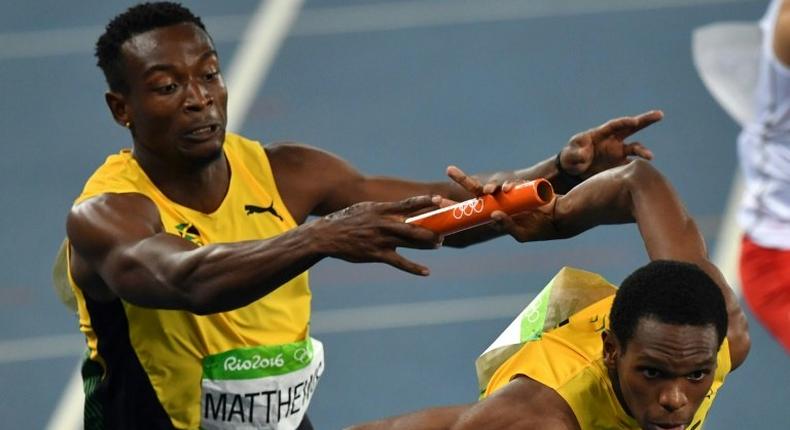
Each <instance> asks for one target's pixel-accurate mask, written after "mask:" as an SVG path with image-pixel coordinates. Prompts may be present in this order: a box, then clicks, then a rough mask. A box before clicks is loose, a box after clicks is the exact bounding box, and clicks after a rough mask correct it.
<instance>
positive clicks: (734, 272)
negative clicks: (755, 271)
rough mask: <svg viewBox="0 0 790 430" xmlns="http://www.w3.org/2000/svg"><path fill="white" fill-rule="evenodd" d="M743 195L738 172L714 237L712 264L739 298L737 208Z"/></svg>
mask: <svg viewBox="0 0 790 430" xmlns="http://www.w3.org/2000/svg"><path fill="white" fill-rule="evenodd" d="M742 195H743V179H742V178H741V175H740V173H739V172H738V171H736V172H735V175H734V178H733V180H732V188H731V189H730V194H729V196H728V197H727V207H726V209H725V212H724V218H722V221H721V225H720V226H719V234H718V235H717V236H716V248H715V249H714V251H713V263H714V264H715V265H716V266H717V267H718V268H719V270H721V273H722V275H724V278H725V279H726V280H727V282H728V283H729V284H730V287H732V289H733V291H735V294H736V295H737V296H738V297H740V296H741V282H740V278H739V274H738V259H739V257H740V251H741V235H742V232H741V228H740V227H739V226H738V219H737V218H738V208H739V207H740V203H741V196H742Z"/></svg>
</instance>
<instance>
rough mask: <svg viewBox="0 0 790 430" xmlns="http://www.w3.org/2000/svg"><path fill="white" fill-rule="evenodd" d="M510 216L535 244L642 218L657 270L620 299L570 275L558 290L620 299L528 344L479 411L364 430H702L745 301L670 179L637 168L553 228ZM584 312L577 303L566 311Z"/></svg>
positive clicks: (440, 412)
mask: <svg viewBox="0 0 790 430" xmlns="http://www.w3.org/2000/svg"><path fill="white" fill-rule="evenodd" d="M498 216H499V217H500V218H501V222H500V223H501V224H502V225H503V226H505V227H506V228H509V229H510V231H511V233H512V234H513V235H515V236H516V237H517V238H519V239H520V240H525V241H526V240H536V239H547V238H552V237H569V236H573V235H576V234H579V233H580V232H582V231H584V230H587V229H589V228H591V227H593V226H595V225H600V224H612V223H622V222H627V221H629V220H635V221H636V223H637V224H638V226H639V231H640V233H641V234H642V238H643V239H644V242H645V247H646V248H647V253H648V255H649V256H650V258H651V260H653V261H652V262H651V263H650V264H648V265H646V266H644V267H642V268H640V269H637V270H636V271H635V272H634V273H633V274H631V275H630V276H629V277H628V278H627V279H626V280H625V281H624V282H623V284H622V286H621V287H620V288H619V289H617V290H616V293H614V294H613V295H612V293H613V292H614V291H615V290H614V288H613V287H610V286H608V285H607V283H606V282H605V281H603V278H600V277H597V276H594V275H593V274H590V273H587V272H582V271H573V270H570V271H569V270H568V269H565V270H563V271H562V272H560V274H559V275H558V276H557V277H555V279H554V280H553V281H552V284H549V286H547V290H548V289H549V288H550V287H552V286H554V287H556V286H557V285H553V284H554V283H557V282H564V283H566V284H567V283H570V284H571V285H573V284H577V287H579V288H578V289H577V291H581V288H582V287H584V288H587V286H590V285H595V284H596V283H598V284H604V285H603V286H605V287H609V292H608V297H603V298H600V297H599V298H596V299H595V300H593V301H592V303H591V304H588V305H585V306H583V307H581V306H580V307H581V309H579V310H577V311H574V312H570V313H571V316H570V317H569V318H564V317H562V318H563V319H557V323H556V324H555V325H553V326H550V327H548V329H546V328H543V331H542V333H541V331H538V333H537V336H526V338H524V337H522V339H521V340H522V342H523V345H522V346H521V347H520V348H517V349H516V352H515V353H513V354H512V355H511V356H510V357H509V358H506V359H505V360H504V362H502V364H501V365H500V366H499V367H498V368H497V369H496V371H495V372H494V373H493V375H491V377H490V379H489V380H487V381H483V382H484V385H483V387H484V389H485V390H484V397H483V398H482V399H481V400H480V401H479V402H477V403H475V404H470V405H461V406H453V407H445V408H435V409H429V410H425V411H422V412H417V413H413V414H410V415H405V416H401V417H396V418H391V419H387V420H383V421H378V422H373V423H369V424H364V425H360V426H357V427H354V430H383V429H398V430H400V429H403V430H405V429H410V430H411V429H425V430H427V429H437V430H438V429H452V430H477V429H487V430H505V429H507V430H531V429H534V430H636V429H644V430H701V429H702V428H703V425H704V421H705V418H706V416H707V414H708V412H709V408H710V407H711V404H712V403H713V401H714V400H715V398H716V394H717V393H718V391H719V389H720V387H721V386H722V384H723V383H724V379H725V377H726V375H727V374H728V373H729V372H730V371H732V370H733V369H736V368H737V367H738V366H740V365H741V363H743V361H744V360H745V359H746V355H747V354H748V351H749V347H750V341H749V334H748V327H747V323H746V319H745V317H744V314H743V312H742V310H741V308H740V306H739V304H738V300H737V298H736V297H735V295H734V294H733V292H732V290H731V289H730V287H729V286H728V285H727V283H726V282H725V280H724V278H723V277H722V275H721V273H720V272H719V270H718V269H717V268H716V267H715V266H714V265H713V264H712V263H711V262H710V261H709V260H708V257H707V253H706V250H705V244H704V242H703V239H702V236H701V234H700V232H699V230H698V229H697V227H696V225H695V223H694V220H693V219H692V218H691V217H690V216H689V215H688V213H687V212H686V210H685V208H684V207H683V205H682V203H681V202H680V200H679V199H678V196H677V194H676V193H675V191H674V190H673V189H672V187H671V186H670V184H669V183H668V182H667V181H666V179H665V178H664V177H663V176H662V175H661V174H660V173H659V172H658V171H657V170H656V169H655V168H653V167H652V166H651V165H650V164H649V163H646V162H644V161H640V160H637V161H633V162H631V163H630V164H628V165H625V166H622V167H618V168H614V169H610V170H608V171H606V172H604V173H601V174H598V175H596V176H594V177H592V178H590V179H588V180H586V181H584V182H582V183H581V184H580V185H579V186H577V187H575V188H574V189H573V190H571V191H570V192H569V193H568V194H566V195H564V196H560V197H558V198H557V199H556V201H555V205H554V212H553V214H552V216H551V217H550V218H549V219H546V220H543V222H542V223H541V222H536V223H534V224H531V225H517V224H516V223H514V221H513V220H512V219H509V218H508V217H507V216H506V215H504V214H499V215H498ZM537 221H540V220H537ZM547 290H544V291H547ZM604 291H606V290H605V289H604ZM541 294H543V293H541ZM575 297H577V301H580V300H585V299H584V298H582V295H581V294H577V296H575ZM538 299H540V296H539V297H538ZM538 299H536V300H538ZM546 299H548V297H546ZM571 299H573V298H571ZM533 303H535V304H538V305H539V304H540V303H545V301H541V300H538V301H536V302H533ZM549 306H551V305H550V304H549ZM575 306H577V304H576V303H573V300H566V306H565V307H575ZM539 307H540V306H536V307H535V309H530V308H532V305H530V307H528V308H527V310H526V311H525V313H524V314H522V315H525V314H526V315H528V317H527V318H525V319H524V320H523V321H526V322H529V321H532V320H537V319H539V317H540V314H541V313H543V314H544V316H545V314H546V312H545V310H544V311H539V310H538V311H537V312H527V311H532V310H537V309H538V308H539ZM551 311H552V312H557V311H559V312H563V310H562V309H560V307H558V308H556V309H552V310H551ZM522 327H523V326H522ZM507 333H508V331H506V332H505V333H504V334H503V336H506V334H507ZM516 345H518V343H516Z"/></svg>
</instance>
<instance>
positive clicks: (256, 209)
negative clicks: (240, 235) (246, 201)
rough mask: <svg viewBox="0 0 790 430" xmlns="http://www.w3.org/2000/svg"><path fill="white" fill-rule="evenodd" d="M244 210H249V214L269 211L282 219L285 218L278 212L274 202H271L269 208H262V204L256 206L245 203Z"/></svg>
mask: <svg viewBox="0 0 790 430" xmlns="http://www.w3.org/2000/svg"><path fill="white" fill-rule="evenodd" d="M244 210H245V211H247V215H252V214H262V213H267V212H268V213H270V214H272V215H273V216H276V217H277V218H279V219H280V221H282V220H283V217H281V216H280V214H278V213H277V211H276V210H275V209H274V202H272V204H270V205H269V207H267V208H262V207H260V206H255V205H244Z"/></svg>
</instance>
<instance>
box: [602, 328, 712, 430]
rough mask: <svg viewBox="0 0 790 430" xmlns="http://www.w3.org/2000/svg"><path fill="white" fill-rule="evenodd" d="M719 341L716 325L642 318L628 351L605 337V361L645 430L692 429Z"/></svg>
mask: <svg viewBox="0 0 790 430" xmlns="http://www.w3.org/2000/svg"><path fill="white" fill-rule="evenodd" d="M718 347H719V345H718V339H717V336H716V329H715V327H714V326H713V325H708V326H691V325H675V324H666V323H662V322H659V321H656V320H655V319H650V318H643V319H641V320H640V321H639V324H638V325H637V328H636V331H635V333H634V336H633V337H632V338H631V340H629V341H628V344H627V346H626V349H625V350H623V349H622V348H621V345H620V344H619V342H618V341H617V339H616V338H615V336H614V335H613V334H609V333H607V334H606V335H604V360H605V362H606V365H607V367H608V368H609V375H610V378H611V379H612V385H613V386H614V387H615V391H616V392H617V395H618V398H619V399H620V402H621V404H622V405H623V407H624V409H625V410H626V412H628V413H629V414H630V415H631V416H632V417H634V419H636V421H637V422H638V423H639V425H640V426H641V428H643V429H645V430H661V429H673V430H684V429H689V426H690V425H691V424H692V423H691V420H692V418H693V417H694V413H695V412H696V411H697V409H699V407H700V404H701V403H702V401H703V400H704V399H705V396H706V395H708V394H709V390H710V388H711V384H712V383H713V374H714V371H715V370H716V353H717V352H718Z"/></svg>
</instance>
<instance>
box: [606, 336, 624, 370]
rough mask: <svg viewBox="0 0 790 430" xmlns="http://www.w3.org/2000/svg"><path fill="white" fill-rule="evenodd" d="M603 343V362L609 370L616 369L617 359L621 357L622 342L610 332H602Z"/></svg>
mask: <svg viewBox="0 0 790 430" xmlns="http://www.w3.org/2000/svg"><path fill="white" fill-rule="evenodd" d="M601 341H602V342H603V362H604V364H605V365H606V367H607V368H609V369H612V370H613V369H615V368H616V366H617V358H618V356H619V355H620V353H621V351H620V342H619V341H618V340H617V336H615V335H614V333H612V332H610V331H609V330H604V331H602V332H601Z"/></svg>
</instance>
